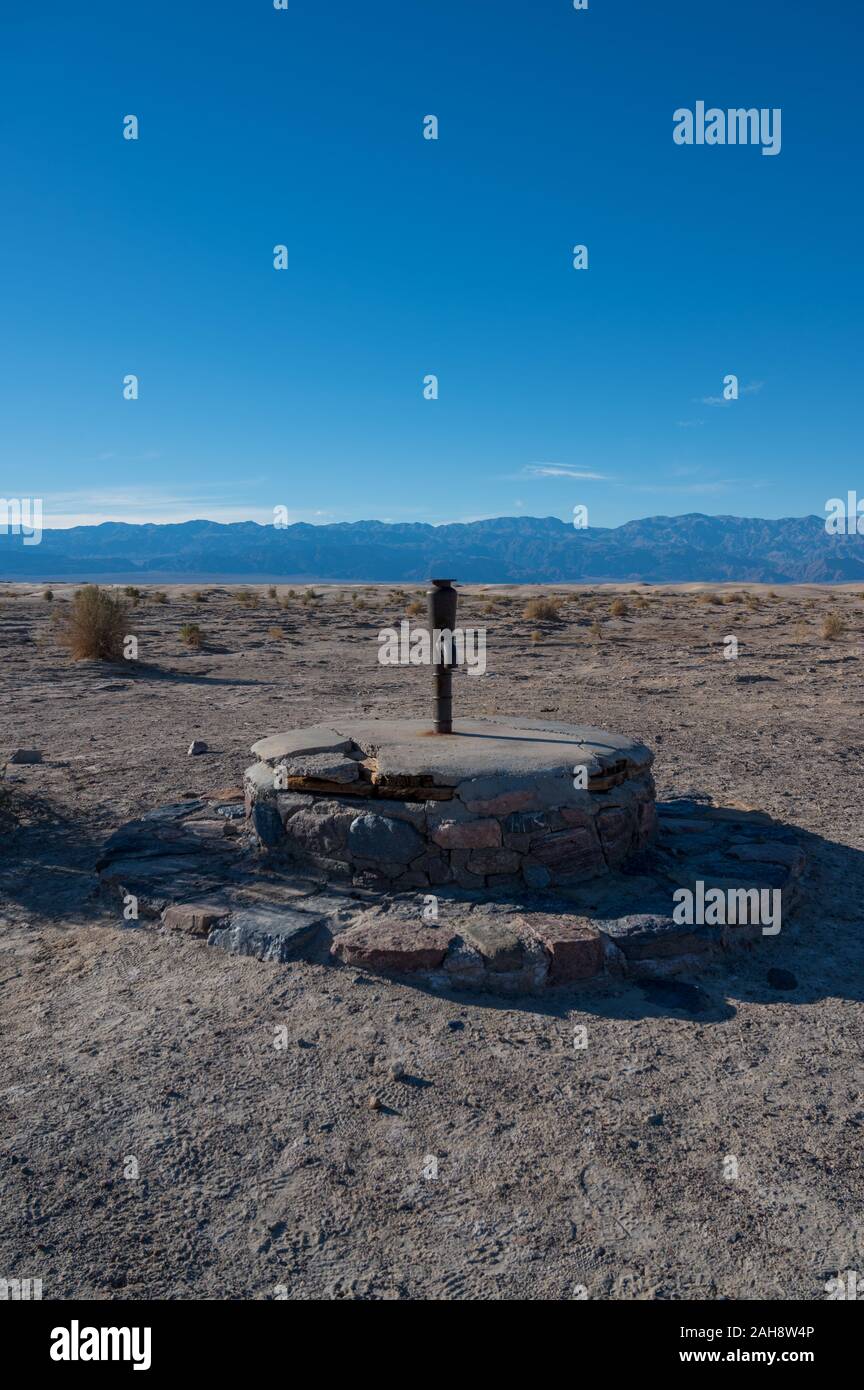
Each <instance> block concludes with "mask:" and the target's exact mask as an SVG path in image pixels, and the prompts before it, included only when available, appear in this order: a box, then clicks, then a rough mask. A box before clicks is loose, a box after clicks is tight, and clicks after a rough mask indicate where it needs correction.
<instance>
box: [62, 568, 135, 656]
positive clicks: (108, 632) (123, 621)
mask: <svg viewBox="0 0 864 1390" xmlns="http://www.w3.org/2000/svg"><path fill="white" fill-rule="evenodd" d="M130 635H131V634H130V624H129V605H128V604H127V603H126V602H125V601H124V600H123V599H122V598H115V596H114V595H113V594H109V593H107V592H106V590H104V589H100V588H99V586H98V584H87V585H86V586H85V587H84V588H83V589H78V590H77V591H76V593H75V596H74V598H73V600H72V603H71V604H70V605H69V608H68V611H67V612H66V613H65V614H64V616H63V617H62V619H61V621H60V629H59V636H60V641H61V642H62V644H63V646H65V647H66V648H67V649H68V651H69V653H70V655H71V656H72V659H73V661H87V660H89V661H122V660H123V657H124V651H123V645H124V640H125V638H126V637H128V636H130Z"/></svg>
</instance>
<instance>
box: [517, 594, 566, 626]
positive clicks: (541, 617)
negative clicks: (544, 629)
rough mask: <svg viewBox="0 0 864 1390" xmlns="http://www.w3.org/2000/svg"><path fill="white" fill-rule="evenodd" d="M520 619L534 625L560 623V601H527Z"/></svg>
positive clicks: (545, 599) (534, 599) (536, 599)
mask: <svg viewBox="0 0 864 1390" xmlns="http://www.w3.org/2000/svg"><path fill="white" fill-rule="evenodd" d="M522 617H523V618H528V619H530V620H532V621H533V622H536V623H560V621H561V604H560V601H559V600H558V599H554V598H532V599H529V600H528V602H527V603H526V605H525V608H524V609H523V612H522Z"/></svg>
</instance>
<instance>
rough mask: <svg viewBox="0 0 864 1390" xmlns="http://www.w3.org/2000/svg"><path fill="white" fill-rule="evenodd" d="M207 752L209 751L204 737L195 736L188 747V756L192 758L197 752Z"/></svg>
mask: <svg viewBox="0 0 864 1390" xmlns="http://www.w3.org/2000/svg"><path fill="white" fill-rule="evenodd" d="M206 752H207V744H206V743H205V742H204V740H203V738H193V740H192V742H191V743H190V744H189V747H188V749H187V756H188V757H190V758H192V757H194V756H195V755H196V754H197V753H206Z"/></svg>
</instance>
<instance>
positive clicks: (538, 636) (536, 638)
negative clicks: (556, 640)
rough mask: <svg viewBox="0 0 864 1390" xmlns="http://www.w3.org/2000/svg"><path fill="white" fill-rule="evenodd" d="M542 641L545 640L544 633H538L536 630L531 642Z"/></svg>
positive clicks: (532, 634)
mask: <svg viewBox="0 0 864 1390" xmlns="http://www.w3.org/2000/svg"><path fill="white" fill-rule="evenodd" d="M542 640H543V634H542V632H537V631H536V630H535V631H534V632H532V633H531V641H532V642H542Z"/></svg>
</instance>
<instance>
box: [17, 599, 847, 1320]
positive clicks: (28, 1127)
mask: <svg viewBox="0 0 864 1390" xmlns="http://www.w3.org/2000/svg"><path fill="white" fill-rule="evenodd" d="M268 587H269V586H267V585H252V584H250V585H249V586H247V588H246V589H242V588H240V587H238V586H218V585H209V586H204V587H201V588H196V587H195V586H194V585H192V584H190V585H185V586H183V585H175V586H171V587H169V588H167V589H165V590H164V591H163V592H161V593H160V592H157V591H155V590H154V589H153V588H148V587H146V586H141V589H140V595H138V596H137V598H135V600H134V606H133V607H132V608H131V609H130V615H129V623H130V632H132V633H134V634H135V635H136V637H137V642H138V661H137V662H131V661H130V662H125V663H118V664H112V665H104V664H101V663H99V662H95V661H79V662H74V661H72V660H71V658H70V656H69V654H68V653H67V652H66V651H65V650H64V648H63V647H62V645H60V643H59V642H58V631H59V627H58V615H59V617H61V618H62V614H63V612H64V609H65V608H66V607H67V606H68V604H69V603H70V600H71V596H72V593H73V586H71V585H55V586H53V590H52V592H53V597H52V598H50V599H49V598H46V597H45V596H44V592H43V590H44V586H41V585H40V586H36V587H32V586H27V585H23V584H2V585H0V654H2V667H0V670H2V681H0V767H2V764H3V763H4V762H6V767H5V775H4V777H3V779H2V781H0V949H2V957H0V1002H2V1029H0V1049H2V1056H0V1144H2V1178H0V1276H2V1277H4V1278H40V1279H41V1280H42V1286H43V1297H44V1298H46V1299H64V1298H73V1297H76V1298H85V1299H87V1298H89V1299H132V1298H142V1299H162V1298H171V1299H218V1298H231V1299H274V1298H286V1297H287V1298H289V1299H368V1300H378V1299H424V1300H425V1299H431V1300H450V1299H466V1300H470V1299H504V1300H510V1299H541V1300H542V1299H552V1300H564V1299H572V1298H584V1297H587V1298H591V1299H616V1300H635V1299H639V1300H646V1299H666V1300H670V1299H671V1300H675V1299H691V1298H692V1299H706V1300H711V1299H721V1298H727V1299H728V1298H744V1299H760V1298H768V1299H779V1298H793V1299H801V1300H810V1299H822V1298H824V1297H825V1284H826V1281H827V1280H829V1279H830V1278H832V1277H833V1276H834V1275H836V1274H837V1273H838V1272H842V1271H845V1270H850V1269H851V1270H858V1271H859V1272H860V1271H864V1174H862V1149H864V1012H862V995H864V969H862V966H864V735H862V728H864V688H862V673H864V647H862V631H864V594H861V593H860V592H857V591H856V590H854V589H852V588H850V587H848V586H846V587H839V588H834V589H828V588H824V587H816V586H790V587H788V588H782V589H776V590H769V589H767V588H765V587H763V586H745V587H743V588H742V587H740V586H725V585H721V586H716V587H714V588H706V587H705V586H696V585H690V586H676V587H649V586H639V587H638V588H631V587H628V586H626V585H619V586H602V587H594V588H588V587H569V586H560V587H558V588H556V587H555V586H549V587H547V588H546V589H544V590H542V591H541V590H539V589H517V588H515V587H507V586H501V587H495V586H493V587H488V588H481V587H479V586H471V587H468V588H467V589H466V590H463V591H462V592H461V594H460V608H459V622H460V624H461V625H463V626H468V625H471V626H473V627H477V628H484V629H485V630H486V641H487V658H486V659H487V669H486V673H485V674H484V675H483V676H477V677H472V676H469V675H467V674H466V673H464V672H458V673H457V674H456V675H455V677H454V703H455V712H456V718H457V720H458V718H459V717H460V716H463V717H465V718H468V717H473V718H477V717H480V716H498V717H501V718H508V719H509V718H512V717H514V716H517V715H521V716H525V717H529V718H536V719H541V718H544V717H546V718H548V719H550V720H556V721H566V722H572V723H578V724H591V725H598V726H600V727H602V728H606V729H612V730H616V731H618V732H620V733H622V734H624V735H627V736H630V737H633V738H636V739H639V740H641V741H642V742H644V743H646V744H647V745H648V746H649V747H650V748H652V749H653V750H654V753H655V764H654V769H653V770H654V775H655V779H656V783H657V795H658V800H660V801H663V800H665V799H669V798H675V797H695V798H696V799H699V798H711V799H712V800H713V801H715V802H717V803H718V804H721V805H727V806H739V807H741V806H744V807H753V808H758V809H760V810H763V811H766V812H768V813H769V814H770V815H771V816H772V817H775V818H776V819H777V820H779V821H781V822H784V823H786V824H789V825H792V826H795V827H797V828H798V829H800V830H801V832H802V833H803V837H804V839H805V841H806V844H807V850H808V856H809V858H808V868H807V871H806V877H805V879H804V883H803V893H802V898H801V901H800V905H799V907H798V910H797V911H796V913H795V915H794V917H793V918H792V919H791V920H789V921H788V922H786V923H784V925H783V929H782V931H780V933H779V934H778V935H777V936H775V937H772V938H770V939H766V940H764V941H763V942H760V943H758V945H757V946H755V947H754V948H753V949H752V950H747V951H744V952H741V953H738V954H734V955H730V956H729V957H728V958H724V959H723V960H722V961H720V962H719V963H717V964H714V965H712V966H711V967H710V968H709V969H708V970H707V971H706V972H704V973H701V974H700V975H699V976H698V978H694V980H693V983H694V984H695V985H697V986H698V989H696V990H693V991H691V992H690V993H689V994H688V992H687V991H686V990H684V991H677V992H676V990H674V989H671V990H669V991H668V993H666V994H664V992H663V991H662V990H660V991H658V990H656V989H655V990H653V991H649V990H646V988H645V986H644V984H640V982H639V981H638V980H637V979H634V978H620V979H614V980H611V981H610V980H604V981H602V982H589V983H588V984H586V985H583V986H582V987H581V988H579V989H576V988H574V989H572V990H563V991H562V990H558V991H554V992H552V993H550V994H548V995H544V996H542V997H539V998H526V999H524V1000H521V999H507V1000H502V999H492V998H486V997H483V996H475V995H467V994H462V995H459V994H456V993H454V994H451V995H442V994H436V993H433V992H431V991H428V990H425V989H420V988H416V987H414V986H412V985H410V984H407V983H400V982H395V981H392V980H388V979H386V978H376V977H373V976H370V975H367V974H364V973H361V972H358V971H357V970H355V969H353V968H351V967H347V966H341V967H339V966H332V965H326V964H324V963H317V964H310V963H304V962H292V963H289V964H282V965H280V964H269V963H262V962H260V961H257V960H254V959H247V958H242V957H238V956H232V955H228V954H225V953H224V952H222V951H219V950H212V949H209V948H208V947H207V946H206V945H205V944H204V943H202V942H201V941H200V940H195V939H192V938H190V937H187V936H184V935H182V934H178V933H167V932H164V931H158V930H154V929H151V927H152V925H153V924H149V925H145V926H141V927H135V926H134V925H130V924H128V923H125V924H124V921H123V917H122V912H121V911H120V909H119V908H118V906H117V905H115V904H112V903H111V902H110V901H107V900H106V899H105V898H104V897H102V896H100V894H99V891H98V887H97V878H96V874H95V871H94V870H95V865H96V863H97V861H98V859H99V853H100V846H101V845H102V844H103V842H104V840H105V839H106V838H107V837H108V836H109V835H110V834H111V833H112V832H113V831H115V830H116V829H117V828H118V827H119V826H121V825H122V824H123V823H124V822H126V821H129V820H131V819H133V818H135V817H138V816H140V815H142V814H145V813H146V812H148V811H150V810H152V809H153V808H154V807H157V806H160V805H164V804H166V803H170V802H177V801H179V800H182V799H184V798H189V797H204V796H212V795H213V793H214V792H219V791H222V790H224V791H226V792H227V791H229V790H230V789H232V788H237V787H239V786H240V785H241V784H242V777H243V771H244V769H245V768H246V767H247V766H248V764H249V763H250V762H251V761H252V759H251V756H250V751H249V750H250V746H251V745H252V743H253V742H255V741H256V740H258V739H261V738H263V737H264V736H266V735H268V734H272V733H276V732H279V731H281V730H285V729H290V728H293V727H296V726H300V725H309V724H316V723H320V722H322V720H324V719H326V718H330V717H332V716H335V715H340V714H341V715H347V714H350V713H355V714H361V715H362V714H366V715H368V716H370V717H375V718H383V717H391V716H398V717H400V718H425V717H427V716H428V715H429V712H430V708H431V702H430V687H431V678H430V673H429V670H428V668H423V667H410V666H408V667H404V666H382V665H381V664H379V662H378V645H379V644H378V633H379V631H380V630H381V629H382V628H383V627H386V626H390V625H393V624H395V623H398V622H399V621H400V620H401V619H403V618H405V617H406V615H407V614H408V610H409V608H410V607H411V606H412V604H416V603H417V602H418V601H422V590H421V589H420V588H418V587H415V586H403V587H400V588H393V587H391V586H382V585H376V586H368V585H356V586H354V587H353V588H352V587H350V586H344V585H340V586H331V585H316V586H315V587H314V596H313V594H310V593H308V592H307V590H306V586H305V585H300V586H296V590H295V591H292V590H291V588H290V586H289V585H287V584H280V585H278V586H277V587H276V593H275V596H274V595H273V594H272V593H271V592H269V591H268ZM540 595H542V596H543V597H550V596H551V597H555V596H556V595H557V597H558V598H559V600H560V613H559V619H558V620H557V621H546V620H544V619H542V618H537V617H535V616H525V609H526V605H527V604H528V603H529V601H530V600H531V599H532V598H536V597H538V596H540ZM613 610H614V611H613ZM418 621H420V622H422V621H423V613H422V611H421V612H420V613H419V617H418ZM190 628H191V629H192V631H190ZM195 628H197V629H198V632H197V633H195V631H194V629H195ZM730 636H734V637H736V638H737V641H738V656H737V659H732V660H727V659H725V657H724V647H725V648H726V649H727V650H728V642H726V639H728V638H729V637H730ZM193 740H200V741H202V742H203V743H205V744H206V747H207V751H206V752H203V753H200V754H198V755H195V756H190V755H189V754H188V752H187V750H188V748H189V746H190V744H191V743H192V742H193ZM16 750H37V751H38V752H39V753H41V761H38V762H23V763H22V762H18V761H16V762H11V761H8V760H10V759H11V758H12V755H13V754H14V753H15V752H16ZM683 983H685V984H686V983H688V981H687V980H684V981H683ZM577 1039H578V1040H581V1041H584V1042H585V1043H586V1045H585V1046H575V1045H574V1041H576V1040H577Z"/></svg>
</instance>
